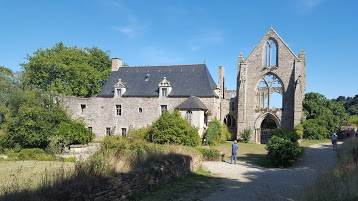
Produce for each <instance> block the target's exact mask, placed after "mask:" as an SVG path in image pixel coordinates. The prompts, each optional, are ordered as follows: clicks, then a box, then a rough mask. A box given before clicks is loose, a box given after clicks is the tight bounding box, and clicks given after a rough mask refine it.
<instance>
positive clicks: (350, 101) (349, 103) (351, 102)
mask: <svg viewBox="0 0 358 201" xmlns="http://www.w3.org/2000/svg"><path fill="white" fill-rule="evenodd" d="M336 101H337V102H339V103H341V104H343V105H344V108H345V109H346V110H347V111H348V112H349V114H350V115H358V94H357V95H355V96H354V97H347V98H346V97H344V96H339V97H338V98H337V99H336Z"/></svg>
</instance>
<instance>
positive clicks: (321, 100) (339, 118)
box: [303, 93, 348, 139]
mask: <svg viewBox="0 0 358 201" xmlns="http://www.w3.org/2000/svg"><path fill="white" fill-rule="evenodd" d="M303 108H304V111H305V115H306V120H307V121H304V122H303V127H304V137H307V138H311V139H322V138H327V137H329V136H330V134H331V133H333V132H336V131H337V130H338V129H339V128H340V126H341V125H342V123H343V122H344V121H346V120H347V118H348V113H347V112H346V110H345V109H344V107H343V105H342V104H340V103H337V102H336V100H328V99H327V98H326V97H325V96H324V95H322V94H319V93H307V94H306V95H305V99H304V101H303Z"/></svg>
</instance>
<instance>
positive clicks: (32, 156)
mask: <svg viewBox="0 0 358 201" xmlns="http://www.w3.org/2000/svg"><path fill="white" fill-rule="evenodd" d="M18 159H19V160H39V161H49V160H55V157H54V156H53V155H51V154H47V153H46V152H45V151H44V150H43V149H39V148H32V149H22V150H21V151H20V152H19V154H18Z"/></svg>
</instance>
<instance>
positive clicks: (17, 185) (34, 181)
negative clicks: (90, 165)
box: [0, 160, 74, 195]
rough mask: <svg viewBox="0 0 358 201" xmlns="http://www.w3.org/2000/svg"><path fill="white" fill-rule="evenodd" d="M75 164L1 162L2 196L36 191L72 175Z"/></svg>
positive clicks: (0, 193)
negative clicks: (53, 181)
mask: <svg viewBox="0 0 358 201" xmlns="http://www.w3.org/2000/svg"><path fill="white" fill-rule="evenodd" d="M73 169H74V163H63V162H57V161H4V160H0V195H3V194H6V193H10V192H20V191H21V190H24V189H36V188H38V187H40V186H41V185H42V184H44V183H46V182H47V183H50V182H51V180H55V179H57V178H58V175H59V174H60V175H61V177H66V175H68V174H71V173H72V172H73Z"/></svg>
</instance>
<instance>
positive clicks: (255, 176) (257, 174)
mask: <svg viewBox="0 0 358 201" xmlns="http://www.w3.org/2000/svg"><path fill="white" fill-rule="evenodd" d="M336 161H337V155H336V151H335V150H332V145H330V144H327V143H325V144H317V145H312V146H310V147H308V148H306V149H305V152H304V154H303V157H302V159H301V160H300V161H299V162H298V164H297V165H295V166H294V167H291V168H287V169H271V168H261V167H257V166H254V165H250V164H246V163H238V164H236V165H232V164H229V163H225V162H204V163H203V167H204V168H206V169H208V170H210V171H211V172H212V173H213V175H214V176H216V177H220V178H222V183H221V186H220V188H219V189H218V190H217V191H215V192H213V193H212V194H210V195H208V197H206V198H204V199H203V200H207V201H214V200H215V201H216V200H224V201H230V200H297V198H299V196H300V193H301V192H302V190H303V187H305V186H306V185H308V184H310V183H311V182H312V181H314V180H315V178H317V176H318V175H319V174H321V173H323V172H325V171H328V170H330V169H332V168H333V167H334V165H335V163H336Z"/></svg>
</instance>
